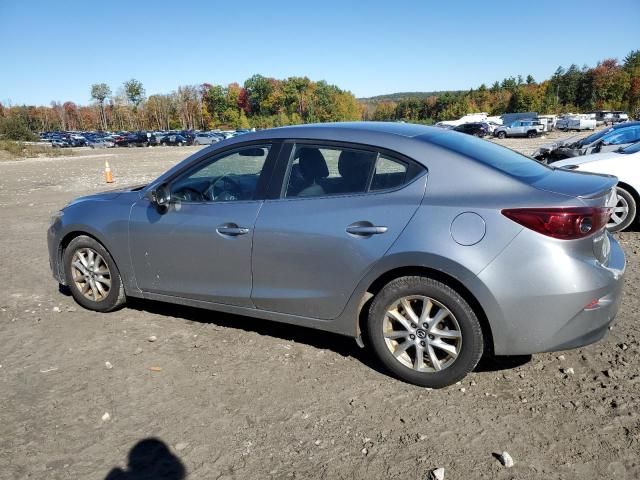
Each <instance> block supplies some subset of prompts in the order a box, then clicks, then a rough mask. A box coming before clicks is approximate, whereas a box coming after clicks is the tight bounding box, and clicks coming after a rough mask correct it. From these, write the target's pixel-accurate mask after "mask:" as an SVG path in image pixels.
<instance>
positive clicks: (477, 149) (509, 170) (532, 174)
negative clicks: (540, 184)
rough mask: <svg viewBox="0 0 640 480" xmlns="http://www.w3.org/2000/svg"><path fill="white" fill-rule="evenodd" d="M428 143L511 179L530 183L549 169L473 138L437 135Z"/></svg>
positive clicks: (429, 139) (532, 160)
mask: <svg viewBox="0 0 640 480" xmlns="http://www.w3.org/2000/svg"><path fill="white" fill-rule="evenodd" d="M427 141H428V142H429V143H432V144H434V145H439V146H441V147H444V148H446V149H447V150H451V151H453V152H456V153H459V154H460V155H464V156H465V157H469V158H472V159H474V160H476V161H478V162H480V163H484V164H485V165H488V166H490V167H492V168H495V169H497V170H500V171H501V172H504V173H506V174H507V175H510V176H512V177H516V178H518V179H520V180H523V181H526V182H529V183H532V182H535V181H536V180H539V179H540V178H542V177H545V176H546V175H548V174H549V173H550V172H551V169H550V168H549V167H547V166H546V165H543V164H541V163H539V162H537V161H536V160H534V159H532V158H529V157H525V156H524V155H522V154H520V153H518V152H515V151H513V150H511V149H509V148H506V147H503V146H500V145H497V144H495V143H492V142H488V141H486V140H480V139H478V138H474V137H470V136H467V137H462V138H460V137H459V136H457V135H451V134H438V135H433V136H429V137H428V138H427Z"/></svg>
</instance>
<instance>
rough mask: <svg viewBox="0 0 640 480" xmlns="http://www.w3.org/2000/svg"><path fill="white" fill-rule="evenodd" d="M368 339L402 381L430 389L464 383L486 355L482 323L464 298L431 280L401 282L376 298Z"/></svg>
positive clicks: (386, 364) (373, 303)
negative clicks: (465, 378) (466, 377)
mask: <svg viewBox="0 0 640 480" xmlns="http://www.w3.org/2000/svg"><path fill="white" fill-rule="evenodd" d="M367 335H368V338H369V342H370V344H371V346H372V347H373V350H374V351H375V353H376V355H377V356H378V358H379V359H380V361H381V362H382V363H383V364H384V365H385V366H386V367H387V368H388V369H389V370H390V371H391V372H392V373H394V374H395V375H397V376H398V377H399V378H401V379H403V380H405V381H407V382H410V383H413V384H415V385H420V386H423V387H430V388H441V387H446V386H448V385H451V384H453V383H455V382H457V381H458V380H460V379H462V378H463V377H464V376H465V375H467V374H468V373H469V372H471V371H472V370H473V369H474V368H475V366H476V365H477V363H478V361H479V360H480V357H481V356H482V352H483V346H484V343H483V335H482V328H481V326H480V322H479V321H478V318H477V316H476V314H475V313H474V311H473V310H472V308H471V307H470V306H469V304H468V303H467V302H466V300H465V299H464V298H462V296H461V295H460V294H459V293H458V292H456V291H455V290H453V289H452V288H451V287H449V286H448V285H445V284H444V283H441V282H439V281H436V280H434V279H431V278H427V277H419V276H411V277H401V278H397V279H395V280H393V281H391V282H390V283H388V284H387V285H386V286H385V287H384V288H383V289H382V290H381V291H380V292H379V293H378V294H377V295H376V296H375V298H374V300H373V302H372V304H371V308H370V310H369V318H368V325H367Z"/></svg>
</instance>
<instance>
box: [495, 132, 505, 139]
mask: <svg viewBox="0 0 640 480" xmlns="http://www.w3.org/2000/svg"><path fill="white" fill-rule="evenodd" d="M506 136H507V134H506V133H505V132H498V135H497V137H498V138H504V137H506Z"/></svg>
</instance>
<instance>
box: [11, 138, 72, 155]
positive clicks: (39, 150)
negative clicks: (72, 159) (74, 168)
mask: <svg viewBox="0 0 640 480" xmlns="http://www.w3.org/2000/svg"><path fill="white" fill-rule="evenodd" d="M73 154H74V153H73V150H71V149H70V148H53V147H51V146H48V145H37V144H32V143H25V142H16V141H13V140H0V159H2V158H4V159H16V158H34V157H63V156H68V155H73Z"/></svg>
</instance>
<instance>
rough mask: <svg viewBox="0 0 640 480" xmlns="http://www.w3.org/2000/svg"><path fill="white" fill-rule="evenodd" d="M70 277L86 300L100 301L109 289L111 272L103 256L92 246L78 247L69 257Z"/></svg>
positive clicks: (105, 296)
mask: <svg viewBox="0 0 640 480" xmlns="http://www.w3.org/2000/svg"><path fill="white" fill-rule="evenodd" d="M71 278H73V282H74V283H75V287H76V288H77V289H78V291H79V292H80V293H81V294H82V295H83V296H84V297H85V298H87V299H88V300H91V301H94V302H101V301H102V300H104V299H105V298H107V296H108V295H109V291H110V290H111V272H110V271H109V266H108V265H107V262H105V260H104V258H102V256H101V255H100V254H99V253H98V252H96V251H95V250H93V249H92V248H88V247H84V248H79V249H78V250H76V251H75V252H74V254H73V257H72V259H71Z"/></svg>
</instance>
